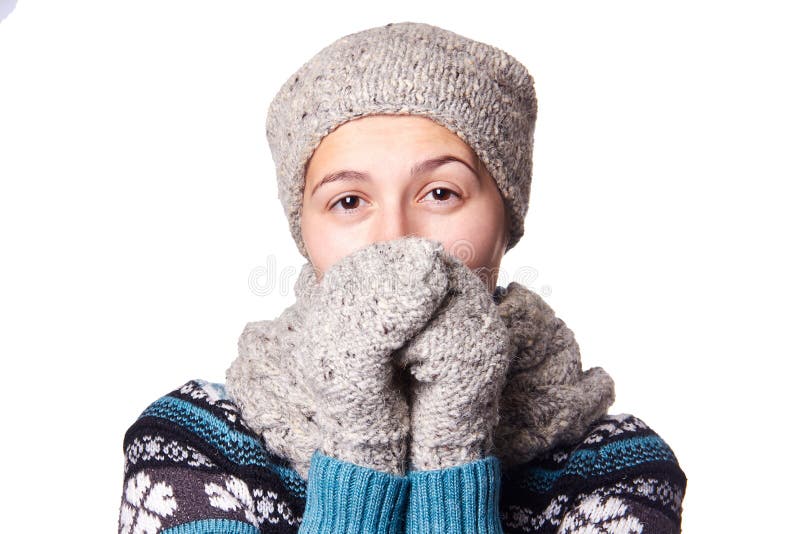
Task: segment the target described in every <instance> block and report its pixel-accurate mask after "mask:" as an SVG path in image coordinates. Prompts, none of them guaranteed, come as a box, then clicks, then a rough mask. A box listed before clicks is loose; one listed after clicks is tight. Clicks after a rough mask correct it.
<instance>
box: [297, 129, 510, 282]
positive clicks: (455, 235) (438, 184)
mask: <svg viewBox="0 0 800 534" xmlns="http://www.w3.org/2000/svg"><path fill="white" fill-rule="evenodd" d="M301 213H302V215H301V219H300V225H301V229H302V234H303V240H304V241H305V245H306V249H307V251H308V254H309V256H310V259H311V262H312V264H313V265H314V267H315V268H316V270H317V271H318V272H319V273H320V274H323V273H324V272H325V271H327V270H328V268H329V267H330V266H331V265H332V264H333V263H335V262H336V261H337V260H339V259H340V258H343V257H344V256H346V255H348V254H350V253H351V252H354V251H355V250H356V249H359V248H361V247H364V246H366V245H369V244H371V243H374V242H377V241H388V240H391V239H396V238H400V237H403V236H408V235H415V236H421V237H426V238H429V239H433V240H437V241H439V242H441V243H442V244H443V246H444V249H445V251H447V252H449V253H450V254H452V255H454V256H456V257H458V258H459V259H461V260H462V261H463V262H464V263H465V264H466V265H467V266H468V267H469V268H470V269H472V270H473V271H475V272H476V273H477V274H478V275H479V276H480V277H481V278H483V279H484V281H485V282H486V284H487V289H488V290H489V291H493V290H494V288H495V285H496V281H497V272H498V269H499V267H500V260H501V259H502V257H503V253H504V251H505V247H506V244H507V239H508V235H507V232H508V224H507V220H506V212H505V208H504V205H503V199H502V197H501V196H500V192H499V191H498V189H497V185H496V184H495V182H494V180H493V179H492V177H491V175H490V174H489V173H488V172H487V171H486V169H485V168H484V167H483V165H482V164H481V162H480V160H479V158H478V157H477V156H476V155H475V153H474V152H473V150H472V149H471V148H470V147H469V145H467V144H466V143H464V142H463V141H462V140H461V139H460V138H459V137H458V136H457V135H455V134H454V133H452V132H451V131H450V130H448V129H447V128H445V127H443V126H441V125H439V124H437V123H435V122H434V121H432V120H430V119H427V118H425V117H420V116H413V115H370V116H366V117H361V118H358V119H355V120H351V121H348V122H346V123H344V124H342V125H340V126H339V127H338V128H337V129H335V130H334V131H333V132H331V133H330V134H328V135H327V136H326V137H325V138H324V139H323V140H322V142H321V143H320V145H319V147H318V148H317V150H316V151H315V152H314V155H313V156H312V158H311V160H310V161H309V163H308V167H307V170H306V181H305V190H304V193H303V208H302V212H301Z"/></svg>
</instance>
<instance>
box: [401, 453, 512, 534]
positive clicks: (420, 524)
mask: <svg viewBox="0 0 800 534" xmlns="http://www.w3.org/2000/svg"><path fill="white" fill-rule="evenodd" d="M408 478H409V480H410V481H411V496H410V503H409V510H408V513H407V515H406V528H405V532H406V533H407V534H418V533H419V534H426V533H430V532H448V533H453V534H461V533H464V534H466V533H474V534H499V533H502V532H503V529H502V527H501V523H500V510H499V497H500V482H501V471H500V460H499V459H498V458H496V457H494V456H489V457H487V458H484V459H481V460H476V461H473V462H470V463H467V464H463V465H458V466H453V467H448V468H446V469H439V470H435V471H410V472H409V473H408Z"/></svg>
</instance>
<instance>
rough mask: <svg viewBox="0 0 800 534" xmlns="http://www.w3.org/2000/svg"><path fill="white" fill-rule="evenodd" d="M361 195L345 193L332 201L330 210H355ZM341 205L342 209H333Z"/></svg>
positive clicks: (359, 202)
mask: <svg viewBox="0 0 800 534" xmlns="http://www.w3.org/2000/svg"><path fill="white" fill-rule="evenodd" d="M361 200H362V199H361V197H359V196H356V195H346V196H343V197H342V198H340V199H339V200H337V201H336V202H334V203H333V204H332V205H331V210H332V211H355V210H356V209H357V208H358V207H359V206H360V205H361ZM340 204H341V206H342V208H343V210H336V209H334V208H335V207H336V206H338V205H340Z"/></svg>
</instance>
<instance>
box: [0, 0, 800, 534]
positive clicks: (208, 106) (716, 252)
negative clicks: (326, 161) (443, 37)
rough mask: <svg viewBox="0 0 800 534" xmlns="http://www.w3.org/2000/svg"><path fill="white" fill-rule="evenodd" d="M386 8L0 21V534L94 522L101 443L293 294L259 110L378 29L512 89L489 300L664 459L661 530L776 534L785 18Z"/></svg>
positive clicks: (212, 374) (781, 411)
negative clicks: (522, 191)
mask: <svg viewBox="0 0 800 534" xmlns="http://www.w3.org/2000/svg"><path fill="white" fill-rule="evenodd" d="M12 4H13V2H9V1H8V0H2V1H0V6H2V7H3V9H2V10H0V13H3V11H8V9H9V8H10V7H9V6H12ZM395 4H396V5H392V6H391V7H385V8H383V7H380V5H381V4H380V3H378V2H375V3H363V4H359V3H354V2H343V1H337V2H326V3H320V4H318V5H314V4H309V3H307V2H283V3H278V4H277V5H276V6H274V7H269V5H268V3H267V2H208V1H197V0H195V1H192V2H189V1H170V2H164V1H162V2H153V1H140V2H125V3H122V2H109V1H99V0H98V1H82V2H64V1H38V2H30V1H28V2H26V1H22V2H20V3H19V4H17V6H16V8H15V9H14V10H13V11H12V12H11V13H10V14H9V15H8V16H7V17H6V18H5V20H3V21H2V22H0V176H1V177H2V178H1V179H2V182H1V183H2V186H1V187H2V189H0V247H1V248H0V253H1V254H2V262H0V269H1V270H2V271H1V276H0V303H1V304H0V306H2V310H1V313H2V326H1V327H0V356H2V364H0V365H2V369H1V371H2V378H3V386H2V387H3V390H4V393H5V395H4V397H5V399H4V403H3V411H4V413H3V416H2V418H3V431H2V440H1V445H0V446H1V447H2V463H3V470H2V473H3V479H2V483H0V497H1V501H0V502H2V508H3V514H2V515H3V523H4V526H3V530H4V531H9V532H10V531H13V530H14V529H13V528H12V527H13V526H15V525H17V526H22V525H24V526H25V527H26V530H33V531H51V530H57V531H59V532H68V531H72V532H111V531H113V530H114V529H115V528H116V521H117V513H118V507H119V498H120V495H121V490H122V461H123V459H122V438H123V435H124V432H125V430H126V429H127V427H128V426H129V425H130V424H131V423H132V422H133V421H134V420H135V418H136V417H137V416H138V414H139V413H140V412H141V411H142V410H143V409H144V408H145V407H146V406H147V405H148V404H149V403H150V402H152V401H153V400H155V399H156V398H158V397H159V396H161V395H163V394H166V393H168V392H169V391H171V390H172V389H174V388H176V387H178V386H180V385H181V384H183V383H184V382H186V381H187V380H189V379H192V378H205V379H208V380H212V381H217V382H222V381H224V376H225V370H226V369H227V367H228V365H229V364H230V362H231V361H232V360H233V359H234V358H235V357H236V342H237V339H238V335H239V333H240V332H241V330H242V328H243V327H244V324H245V323H246V322H248V321H254V320H261V319H268V318H272V317H274V316H276V315H277V314H278V313H279V312H280V310H282V309H283V308H285V307H286V306H287V305H289V304H290V303H291V302H293V300H294V297H293V294H292V292H291V287H292V284H293V282H294V279H295V276H296V272H297V269H298V268H299V267H300V265H301V264H302V257H301V256H300V255H299V253H298V252H297V250H296V248H295V246H294V243H293V241H292V240H291V237H290V235H289V231H288V225H287V223H286V220H285V218H284V216H283V211H282V208H281V206H280V203H279V201H278V199H277V191H276V186H275V178H274V167H273V163H272V159H271V156H270V153H269V149H268V146H267V143H266V139H265V134H264V120H265V116H266V109H267V106H268V104H269V101H270V100H271V98H272V96H273V95H274V94H275V92H276V91H277V90H278V88H279V87H280V85H281V84H282V83H283V82H284V81H285V80H286V79H287V78H288V77H289V76H290V75H291V74H292V73H293V72H294V70H296V69H297V68H298V67H299V66H300V65H301V64H302V63H303V62H305V61H306V60H307V59H309V58H310V57H311V56H312V55H313V54H314V53H316V52H317V51H318V50H320V49H321V48H322V47H323V46H325V45H327V44H329V43H330V42H332V41H333V40H335V39H336V38H338V37H341V36H343V35H345V34H347V33H352V32H355V31H359V30H362V29H366V28H369V27H373V26H378V25H382V24H386V23H388V22H402V21H406V20H413V21H421V22H428V23H431V24H436V25H439V26H442V27H444V28H447V29H450V30H452V31H455V32H457V33H461V34H463V35H465V36H468V37H471V38H473V39H477V40H481V41H484V42H488V43H491V44H493V45H495V46H498V47H500V48H503V49H504V50H506V51H508V52H509V53H511V54H512V55H513V56H515V57H516V58H518V59H519V60H520V61H522V62H523V63H524V64H525V65H526V66H528V68H529V69H530V71H531V73H532V74H533V75H534V77H535V79H536V88H537V94H538V98H539V106H540V108H539V109H540V112H539V120H538V123H537V127H536V136H535V148H534V173H533V188H532V197H531V208H530V213H529V216H528V218H527V221H526V235H525V237H524V238H523V239H522V241H521V242H520V244H519V245H517V247H516V248H514V249H513V250H512V251H511V252H509V253H508V254H507V255H506V257H505V259H504V261H503V266H502V267H503V271H504V273H506V279H505V283H507V282H508V281H509V279H515V280H517V281H521V282H524V283H526V284H527V285H528V286H529V287H531V288H532V289H534V290H537V291H542V292H546V291H550V293H548V294H549V296H548V297H547V300H548V302H549V303H550V304H551V305H552V307H553V308H554V309H555V310H556V313H557V314H558V315H559V316H560V317H561V318H562V319H564V320H565V321H566V323H567V324H568V325H569V326H570V328H571V329H572V330H573V331H574V332H575V334H576V338H577V340H578V342H579V343H580V346H581V350H582V354H583V358H584V365H585V367H587V368H588V367H591V366H595V365H600V366H603V367H604V368H605V369H606V370H607V371H608V372H609V373H610V374H611V375H612V376H613V377H614V378H615V380H616V385H617V402H616V404H615V406H614V407H613V408H612V412H630V413H633V414H635V415H637V416H639V417H640V418H642V419H643V420H644V421H645V422H647V423H649V424H650V426H652V427H653V428H654V429H655V430H656V431H657V432H658V433H659V434H660V435H661V436H662V437H663V438H664V439H665V440H666V441H667V442H668V443H669V444H670V445H671V446H672V448H673V450H674V451H675V453H676V454H677V457H678V459H679V460H680V463H681V465H682V467H683V468H684V470H685V471H686V473H687V475H688V479H689V485H688V492H687V496H686V500H685V502H684V505H685V511H684V531H685V532H691V533H695V532H697V533H701V532H755V531H759V532H766V531H768V530H772V529H774V530H777V531H787V530H791V527H790V526H788V525H787V524H786V523H785V521H788V520H790V519H792V518H793V517H794V513H795V512H796V510H795V508H796V507H795V506H794V503H795V501H796V499H795V496H796V493H797V491H796V479H797V476H798V470H797V462H796V461H795V449H796V446H797V445H796V444H797V442H796V441H795V440H794V427H795V424H796V422H797V412H796V408H797V401H796V397H795V392H796V386H795V384H794V382H795V374H796V371H797V368H798V364H797V360H798V357H799V356H800V351H798V343H797V332H798V328H797V320H798V312H797V308H796V303H797V300H798V297H800V291H798V279H797V270H798V267H799V266H800V265H798V258H797V228H798V222H800V221H798V217H797V210H798V207H797V206H798V200H800V199H799V198H798V194H797V193H798V178H800V172H799V167H800V165H798V146H799V145H800V135H798V124H800V113H799V112H798V98H797V95H798V94H800V83H798V67H797V64H798V63H797V50H798V49H800V39H799V38H798V31H797V23H798V17H797V16H795V14H794V13H792V12H791V11H790V9H789V7H787V6H789V4H790V3H789V2H786V3H785V4H779V3H777V2H758V3H757V2H750V3H747V4H745V3H736V2H719V3H712V2H700V1H696V2H675V1H672V2H661V3H658V4H656V3H654V2H585V3H584V2H580V3H578V2H561V3H555V2H550V3H547V4H544V3H531V2H525V3H522V2H520V3H511V2H499V1H494V2H476V3H472V4H470V3H465V2H430V1H424V2H402V3H395ZM0 16H1V15H0ZM264 268H267V270H269V269H271V270H272V271H271V272H272V278H271V281H272V283H273V284H275V285H274V286H269V285H268V284H269V282H268V281H267V282H265V281H264V280H262V281H261V283H262V286H263V284H267V285H266V286H263V287H262V290H261V291H255V290H254V289H253V286H252V284H251V282H250V276H251V273H253V272H254V270H256V271H258V269H264ZM278 276H282V277H283V278H282V280H283V282H282V283H278V281H279V279H278ZM501 282H503V281H502V280H501Z"/></svg>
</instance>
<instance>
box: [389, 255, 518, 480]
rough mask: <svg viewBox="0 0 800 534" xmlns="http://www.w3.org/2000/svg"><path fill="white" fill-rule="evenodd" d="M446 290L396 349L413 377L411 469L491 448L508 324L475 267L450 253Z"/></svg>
mask: <svg viewBox="0 0 800 534" xmlns="http://www.w3.org/2000/svg"><path fill="white" fill-rule="evenodd" d="M445 262H446V264H447V266H448V268H447V272H448V281H449V288H448V290H449V291H448V295H447V296H446V297H445V299H444V301H443V303H442V307H441V308H440V309H439V310H438V311H437V313H436V314H435V315H434V316H433V318H432V319H431V321H430V322H429V323H428V325H427V326H426V327H425V328H424V329H423V330H422V331H421V332H420V333H419V334H417V335H416V336H415V337H414V338H413V339H412V340H411V341H410V342H409V343H408V344H407V345H406V346H405V347H403V348H402V349H401V350H400V351H399V352H398V360H399V362H400V364H401V365H403V366H407V367H408V370H409V372H410V374H411V376H412V380H411V399H412V400H411V407H410V418H411V450H410V454H409V460H410V466H409V470H419V471H423V470H437V469H444V468H446V467H450V466H454V465H460V464H464V463H468V462H471V461H474V460H478V459H481V458H484V457H486V456H488V455H489V454H491V450H492V441H493V434H494V429H495V427H496V426H497V424H498V421H499V411H498V410H499V397H500V393H501V391H502V389H503V386H504V384H505V377H506V371H507V369H508V365H509V359H510V353H509V346H510V341H509V332H508V330H507V327H506V325H505V323H504V322H503V320H502V318H501V317H500V315H499V313H498V310H497V306H496V305H495V303H494V301H493V299H492V295H491V294H490V293H489V291H488V289H487V287H486V284H485V282H484V281H483V280H481V279H480V278H479V277H478V275H476V274H475V273H474V272H472V271H471V270H470V269H469V268H468V267H467V266H466V265H464V264H463V263H462V262H461V261H460V260H458V259H457V258H455V257H453V256H449V255H448V256H447V257H446V259H445Z"/></svg>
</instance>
